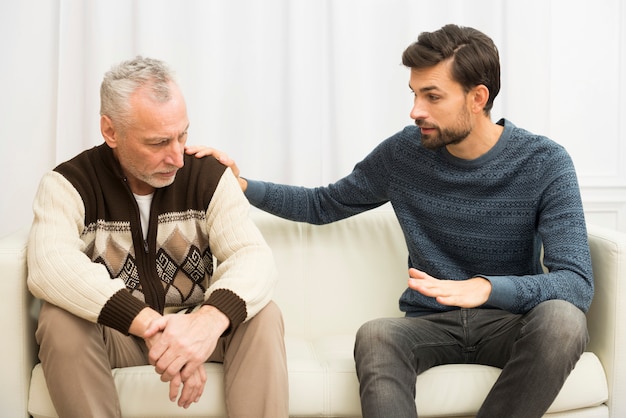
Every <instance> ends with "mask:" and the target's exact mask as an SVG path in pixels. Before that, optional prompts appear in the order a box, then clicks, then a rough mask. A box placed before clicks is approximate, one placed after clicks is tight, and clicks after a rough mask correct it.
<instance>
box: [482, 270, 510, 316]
mask: <svg viewBox="0 0 626 418" xmlns="http://www.w3.org/2000/svg"><path fill="white" fill-rule="evenodd" d="M479 277H482V278H484V279H487V280H489V282H490V283H491V294H490V295H489V299H487V303H486V305H488V306H492V307H495V308H499V309H504V310H510V309H511V307H512V306H513V305H514V301H515V297H516V294H517V291H516V288H515V283H513V281H512V280H510V279H508V278H507V277H506V276H483V275H479Z"/></svg>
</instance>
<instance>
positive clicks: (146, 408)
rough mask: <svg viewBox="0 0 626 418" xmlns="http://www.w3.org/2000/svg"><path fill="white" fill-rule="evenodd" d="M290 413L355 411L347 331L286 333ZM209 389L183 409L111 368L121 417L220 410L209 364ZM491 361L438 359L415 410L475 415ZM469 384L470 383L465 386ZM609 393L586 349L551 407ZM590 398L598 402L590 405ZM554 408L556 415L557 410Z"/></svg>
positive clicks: (40, 403) (36, 408) (35, 404)
mask: <svg viewBox="0 0 626 418" xmlns="http://www.w3.org/2000/svg"><path fill="white" fill-rule="evenodd" d="M285 345H286V348H287V358H288V365H289V386H290V388H289V390H290V400H291V404H290V411H291V412H290V413H291V415H292V416H295V417H325V416H333V417H360V416H361V415H360V413H361V412H360V406H359V384H358V381H357V377H356V372H355V369H354V360H353V357H352V348H353V346H354V337H353V336H351V335H337V336H327V337H322V338H319V339H316V340H309V339H307V338H302V337H287V338H286V340H285ZM206 370H207V378H208V380H207V384H206V387H207V388H218V389H219V390H217V391H216V390H207V391H206V392H205V394H204V395H203V397H202V400H201V401H200V403H198V404H194V405H192V406H191V407H190V408H189V409H187V410H184V409H181V408H179V407H177V406H176V405H175V404H174V403H171V402H169V401H168V399H167V390H168V386H167V384H166V383H163V382H161V381H160V380H159V378H158V376H157V375H156V373H155V372H154V370H153V368H152V367H151V366H141V367H129V368H124V369H115V370H113V374H114V376H115V381H116V385H117V388H118V390H119V394H120V398H121V402H122V406H123V414H124V417H128V418H135V417H137V418H139V417H155V418H156V417H163V418H167V417H172V418H174V417H223V416H225V407H224V402H223V396H222V395H223V392H222V384H221V379H222V368H221V366H220V365H217V364H207V365H206ZM499 374H500V370H499V369H497V368H495V367H488V366H476V365H446V366H439V367H435V368H433V369H431V370H429V371H428V372H426V373H424V374H423V375H421V376H419V377H418V379H417V394H418V395H417V399H416V401H417V405H418V412H419V416H420V417H440V416H459V415H466V416H467V415H470V416H471V415H473V414H475V413H476V411H478V408H479V407H480V403H481V402H480V401H481V399H483V398H484V397H485V396H486V395H487V393H488V392H489V389H490V388H491V386H492V385H493V383H494V382H495V380H496V379H497V378H498V375H499ZM467 388H472V390H467ZM607 398H608V389H607V384H606V376H605V374H604V371H603V369H602V365H601V364H600V361H599V360H598V358H597V357H596V356H595V354H593V353H590V352H587V353H584V354H583V357H582V358H581V359H580V361H579V362H578V364H577V365H576V368H575V369H574V371H573V372H572V374H571V375H570V377H569V378H568V380H567V382H566V384H565V387H564V388H563V390H562V391H561V393H560V395H559V396H558V397H557V399H556V400H555V402H554V404H553V405H552V407H551V408H550V410H549V411H548V412H549V415H548V416H552V413H558V412H563V411H571V410H577V409H581V408H585V411H584V412H583V411H581V412H580V414H579V415H577V416H579V417H607V416H608V410H607V407H606V405H603V403H604V402H605V401H606V400H607ZM590 406H595V408H590ZM30 412H31V414H33V416H34V417H35V418H47V417H56V415H55V412H54V408H53V407H52V403H51V401H50V398H49V396H48V393H47V390H46V389H45V381H44V379H43V373H42V370H41V366H40V365H37V366H36V367H35V368H34V370H33V376H32V379H31V393H30ZM555 416H558V415H555Z"/></svg>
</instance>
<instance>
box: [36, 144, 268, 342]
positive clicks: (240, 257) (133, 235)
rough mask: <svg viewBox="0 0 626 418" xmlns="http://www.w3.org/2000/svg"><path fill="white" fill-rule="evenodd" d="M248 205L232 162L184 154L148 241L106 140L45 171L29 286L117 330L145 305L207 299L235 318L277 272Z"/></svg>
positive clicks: (249, 309)
mask: <svg viewBox="0 0 626 418" xmlns="http://www.w3.org/2000/svg"><path fill="white" fill-rule="evenodd" d="M248 211H249V205H248V203H247V202H246V200H245V198H244V196H243V194H242V193H241V190H240V189H239V186H238V184H237V181H236V179H235V178H234V176H233V175H232V172H231V171H230V169H226V168H225V167H224V166H223V165H221V164H219V163H218V162H217V161H216V160H215V159H214V158H204V159H196V158H194V157H191V156H186V157H185V165H184V167H183V168H182V169H180V170H179V171H178V173H177V175H176V179H175V181H174V183H173V184H172V185H170V186H167V187H163V188H159V189H156V190H155V192H154V195H153V198H152V204H151V208H150V222H149V224H148V231H147V239H146V240H144V238H143V231H142V228H141V220H140V215H139V210H138V206H137V202H136V200H135V198H134V196H133V194H132V192H131V190H130V188H129V187H128V184H127V181H126V178H125V176H124V174H123V171H122V170H121V167H120V166H119V163H118V162H117V160H116V159H115V157H114V156H113V153H112V151H111V149H110V148H109V147H108V146H106V145H105V144H103V145H101V146H99V147H95V148H92V149H91V150H87V151H85V152H83V153H81V154H79V155H78V156H76V157H75V158H73V159H71V160H69V161H67V162H65V163H62V164H60V165H59V166H58V167H56V168H55V169H54V170H53V171H51V172H49V173H47V174H46V175H45V176H44V177H43V179H42V182H41V185H40V187H39V190H38V193H37V195H36V197H35V203H34V213H35V217H34V221H33V226H32V229H31V238H30V241H29V246H28V263H29V278H28V284H29V289H30V290H31V291H32V292H33V294H34V295H35V296H37V297H39V298H42V299H44V300H47V301H49V302H51V303H53V304H55V305H58V306H60V307H62V308H64V309H66V310H68V311H70V312H72V313H74V314H76V315H78V316H80V317H83V318H85V319H88V320H91V321H94V322H98V323H101V324H104V325H107V326H110V327H113V328H115V329H118V330H120V331H122V332H127V331H128V328H129V326H130V323H131V322H132V320H133V319H134V318H135V316H136V315H137V314H138V313H139V312H140V311H141V310H142V309H143V308H145V307H146V306H149V307H152V308H153V309H155V310H156V311H157V312H161V313H168V312H175V311H181V310H187V309H188V310H190V309H194V308H196V307H198V306H200V305H202V304H210V305H213V306H215V307H217V308H218V309H219V310H221V311H222V312H223V313H225V314H226V315H227V316H228V317H229V319H230V321H231V325H233V326H236V325H237V324H239V323H241V322H242V321H244V320H246V319H248V318H250V317H252V316H254V315H255V314H256V312H258V311H259V310H260V309H261V308H262V307H263V306H264V305H265V304H266V303H267V302H268V301H269V298H270V297H271V291H272V289H273V284H274V280H275V275H274V273H275V271H274V264H273V259H272V256H271V252H270V250H269V248H268V247H267V245H266V244H265V241H264V240H263V238H262V236H261V235H260V233H259V231H258V230H257V229H256V227H255V226H254V225H253V224H252V221H251V220H250V219H249V218H248ZM214 260H215V261H216V262H217V264H214Z"/></svg>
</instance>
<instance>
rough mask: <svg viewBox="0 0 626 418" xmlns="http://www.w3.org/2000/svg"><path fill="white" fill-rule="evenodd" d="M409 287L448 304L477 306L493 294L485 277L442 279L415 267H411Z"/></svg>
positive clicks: (468, 306)
mask: <svg viewBox="0 0 626 418" xmlns="http://www.w3.org/2000/svg"><path fill="white" fill-rule="evenodd" d="M409 287H410V288H411V289H413V290H415V291H417V292H419V293H421V294H422V295H424V296H429V297H432V298H435V299H436V300H437V302H439V303H440V304H442V305H446V306H457V307H459V308H475V307H477V306H481V305H483V304H484V303H485V302H487V300H488V299H489V295H490V294H491V282H490V281H489V280H487V279H485V278H483V277H472V278H470V279H467V280H442V279H437V278H435V277H432V276H430V275H428V274H427V273H425V272H423V271H421V270H417V269H414V268H410V269H409Z"/></svg>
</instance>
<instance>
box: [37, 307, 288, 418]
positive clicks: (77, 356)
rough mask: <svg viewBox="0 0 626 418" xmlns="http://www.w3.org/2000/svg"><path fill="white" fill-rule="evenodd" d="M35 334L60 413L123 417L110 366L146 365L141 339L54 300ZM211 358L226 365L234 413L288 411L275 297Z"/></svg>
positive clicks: (269, 416) (80, 417)
mask: <svg viewBox="0 0 626 418" xmlns="http://www.w3.org/2000/svg"><path fill="white" fill-rule="evenodd" d="M36 338H37V342H38V343H39V345H40V349H39V359H40V360H41V364H42V367H43V372H44V376H45V379H46V384H47V386H48V391H49V392H50V397H51V398H52V403H53V404H54V407H55V409H56V411H57V414H58V415H59V417H61V418H74V417H76V418H88V417H97V418H102V417H107V418H109V417H111V418H114V417H121V416H122V414H121V409H120V404H119V400H118V397H117V391H116V389H115V384H114V381H113V376H112V374H111V369H112V368H117V367H129V366H139V365H146V364H149V363H148V356H147V348H146V345H145V343H144V342H143V339H141V338H137V337H134V336H126V335H124V334H122V333H120V332H118V331H116V330H114V329H111V328H108V327H105V326H102V325H98V324H94V323H91V322H89V321H86V320H84V319H82V318H79V317H77V316H75V315H72V314H70V313H69V312H67V311H65V310H63V309H61V308H58V307H56V306H54V305H52V304H49V303H44V304H43V305H42V308H41V313H40V315H39V326H38V328H37V332H36ZM208 361H211V362H219V363H223V364H224V389H225V398H226V399H225V402H226V410H227V412H228V416H229V417H233V418H234V417H238V418H243V417H266V418H282V417H287V416H288V415H289V412H288V411H289V399H288V398H289V389H288V383H287V365H286V355H285V345H284V328H283V319H282V315H281V312H280V309H279V308H278V306H276V304H274V303H273V302H270V303H269V304H268V305H267V306H266V307H265V308H264V309H263V310H261V312H259V313H258V314H257V315H256V316H255V317H254V318H252V319H250V320H249V321H247V322H245V323H243V324H241V325H239V326H238V327H237V328H236V329H235V330H234V331H233V332H231V333H230V334H229V335H228V336H225V337H222V338H220V340H219V342H218V345H217V348H216V349H215V351H214V352H213V354H212V355H211V357H210V358H209V360H208ZM155 373H156V372H155ZM205 390H211V388H205Z"/></svg>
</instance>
